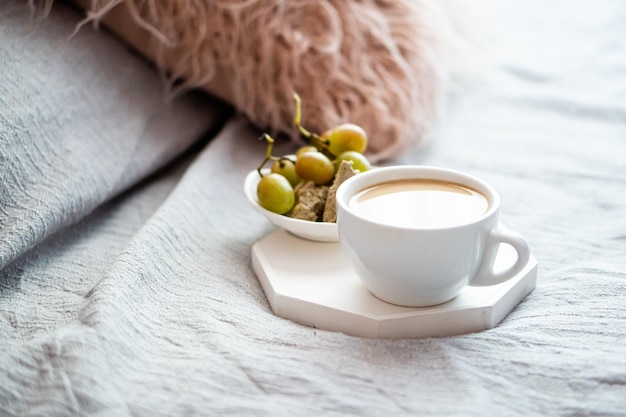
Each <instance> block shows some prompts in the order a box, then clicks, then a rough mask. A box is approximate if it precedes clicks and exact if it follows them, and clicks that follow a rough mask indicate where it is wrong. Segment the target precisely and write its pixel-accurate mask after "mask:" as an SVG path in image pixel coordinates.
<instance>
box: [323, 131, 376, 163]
mask: <svg viewBox="0 0 626 417" xmlns="http://www.w3.org/2000/svg"><path fill="white" fill-rule="evenodd" d="M322 139H324V140H327V141H328V151H329V152H330V153H332V154H333V155H335V156H338V155H340V154H342V153H343V152H345V151H356V152H359V153H363V152H364V151H365V148H367V134H366V133H365V130H363V128H361V127H360V126H357V125H355V124H352V123H345V124H341V125H339V126H335V127H333V128H332V129H330V130H327V131H326V132H324V134H322Z"/></svg>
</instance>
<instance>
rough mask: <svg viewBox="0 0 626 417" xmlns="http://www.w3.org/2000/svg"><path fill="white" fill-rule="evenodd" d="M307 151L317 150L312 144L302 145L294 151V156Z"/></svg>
mask: <svg viewBox="0 0 626 417" xmlns="http://www.w3.org/2000/svg"><path fill="white" fill-rule="evenodd" d="M307 152H317V148H316V147H315V146H313V145H307V146H303V147H301V148H300V149H298V150H297V151H296V158H297V157H299V156H300V155H302V154H303V153H307Z"/></svg>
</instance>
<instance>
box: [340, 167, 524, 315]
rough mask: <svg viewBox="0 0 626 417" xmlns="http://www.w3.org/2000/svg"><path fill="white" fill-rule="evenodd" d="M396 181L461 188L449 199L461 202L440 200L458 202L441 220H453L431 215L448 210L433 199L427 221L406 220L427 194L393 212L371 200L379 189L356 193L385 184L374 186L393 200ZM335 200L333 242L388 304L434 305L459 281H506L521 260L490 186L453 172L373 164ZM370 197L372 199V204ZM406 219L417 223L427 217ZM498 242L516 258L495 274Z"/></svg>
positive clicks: (520, 247)
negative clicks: (469, 195)
mask: <svg viewBox="0 0 626 417" xmlns="http://www.w3.org/2000/svg"><path fill="white" fill-rule="evenodd" d="M398 181H404V182H405V183H406V184H408V185H409V188H410V187H411V186H412V185H411V184H413V183H415V187H418V185H417V183H418V182H420V181H421V182H428V181H435V182H436V183H437V185H436V187H439V185H438V184H440V183H441V184H443V185H442V187H448V186H450V187H456V186H459V187H463V188H462V190H463V191H462V192H461V194H463V195H460V196H450V197H451V198H462V199H464V200H463V204H460V203H457V202H456V200H454V202H453V203H451V204H449V205H448V206H450V207H448V208H454V207H457V206H461V207H463V210H457V211H456V212H455V211H454V210H452V211H451V213H452V214H450V215H449V217H450V218H455V220H454V221H450V222H449V224H448V223H447V222H448V219H447V217H446V216H447V215H446V214H441V215H439V214H440V213H439V212H441V213H447V212H448V208H446V206H445V204H443V203H441V202H440V201H438V200H432V204H438V206H436V209H434V210H431V212H430V214H432V215H434V220H432V221H431V220H428V221H426V223H425V224H419V222H417V224H411V221H412V220H411V219H410V217H411V216H412V215H413V212H420V213H421V212H422V208H424V209H425V206H427V205H428V204H430V203H431V200H430V199H426V200H424V201H425V203H423V202H422V203H419V204H421V206H419V207H418V208H415V207H413V200H410V201H411V204H404V205H403V207H404V209H399V205H398V204H396V203H391V202H389V201H387V200H385V199H383V198H380V197H376V196H377V193H379V191H372V192H368V194H367V196H368V197H360V196H357V194H359V193H360V192H363V191H364V190H371V189H373V188H374V187H379V186H384V187H386V188H380V187H379V188H378V189H379V190H383V191H382V193H381V194H382V195H385V196H387V197H397V196H398V195H397V194H394V193H395V192H396V191H393V190H399V189H401V188H398V187H400V186H399V185H398V184H404V183H403V182H398ZM428 186H430V185H428ZM394 187H396V188H394ZM419 187H421V185H419ZM465 188H467V189H468V190H471V192H475V193H476V199H477V200H476V202H473V203H472V204H474V203H475V204H474V205H475V206H476V207H474V206H469V205H468V206H467V207H466V206H465V204H466V203H465V198H466V197H465ZM444 189H445V190H447V189H448V188H442V190H444ZM390 190H391V191H390ZM397 192H398V193H400V192H402V191H397ZM442 193H443V191H442ZM392 194H394V195H392ZM372 195H373V196H374V197H371V196H372ZM429 195H430V194H429ZM437 195H444V194H441V193H440V194H437ZM445 195H446V196H447V194H445ZM420 196H421V194H420ZM424 196H426V194H424ZM387 197H385V198H387ZM336 198H337V225H338V230H339V240H340V242H341V247H342V249H343V250H344V252H345V255H346V257H347V258H348V261H349V262H350V264H351V266H352V267H353V269H354V271H355V273H356V275H357V276H358V277H359V278H360V279H361V281H362V282H363V283H364V284H365V286H366V287H367V288H368V289H369V290H370V291H371V292H372V293H373V294H374V295H375V296H376V297H378V298H380V299H381V300H383V301H386V302H389V303H392V304H397V305H403V306H409V307H426V306H433V305H437V304H441V303H444V302H447V301H449V300H451V299H453V298H455V297H456V296H457V295H459V293H460V292H461V291H462V290H463V289H464V288H465V286H467V285H470V284H471V285H473V286H486V285H496V284H499V283H502V282H504V281H507V280H509V279H511V278H512V277H514V276H515V275H517V274H518V273H519V272H520V271H521V270H522V269H523V267H524V266H525V265H526V264H527V263H528V260H529V256H530V250H529V247H528V243H527V242H526V240H525V239H524V238H523V237H522V236H521V235H520V234H518V233H516V232H514V231H511V230H508V229H503V228H500V225H499V212H500V197H499V195H498V193H497V192H496V191H495V189H494V188H493V187H491V186H490V185H489V184H487V183H485V182H484V181H482V180H480V179H478V178H476V177H474V176H471V175H468V174H465V173H462V172H459V171H454V170H450V169H445V168H438V167H428V166H390V167H383V168H376V169H373V170H371V171H367V172H364V173H361V174H358V175H355V176H354V177H352V178H350V179H348V180H346V181H345V182H344V183H343V184H342V185H341V186H340V187H339V189H338V190H337V194H336ZM374 198H379V200H376V201H374ZM420 198H421V197H420ZM429 198H430V197H429ZM481 198H483V199H484V200H485V203H484V207H483V208H482V209H480V208H477V207H478V205H479V204H482V203H480V201H479V200H480V199H481ZM367 201H371V202H375V203H376V204H377V205H378V206H375V209H373V211H372V212H370V213H368V212H367V211H366V210H365V204H366V203H365V202H367ZM459 201H461V200H459ZM368 204H369V203H368ZM415 204H418V203H415ZM468 204H469V203H468ZM381 207H382V209H381ZM470 207H471V210H470ZM473 210H476V213H474V214H471V215H469V217H468V216H467V213H468V212H471V211H473ZM381 213H383V214H381ZM424 213H426V212H424ZM433 213H434V214H433ZM437 216H438V218H436V217H437ZM463 216H465V217H467V218H463ZM414 217H416V218H417V219H418V220H419V219H420V218H424V219H426V218H428V215H427V213H426V214H424V215H423V216H422V215H418V216H414ZM457 217H459V218H457ZM501 243H506V244H509V245H511V246H512V247H513V248H515V250H516V252H517V260H516V261H515V263H514V264H513V265H510V266H508V267H507V268H506V269H504V270H502V271H495V270H494V268H493V264H494V260H495V257H496V254H497V250H498V247H499V245H500V244H501Z"/></svg>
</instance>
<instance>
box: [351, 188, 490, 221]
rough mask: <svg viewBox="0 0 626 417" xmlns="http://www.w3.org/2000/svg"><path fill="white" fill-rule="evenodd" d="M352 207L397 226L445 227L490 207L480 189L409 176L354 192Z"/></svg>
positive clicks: (370, 217)
mask: <svg viewBox="0 0 626 417" xmlns="http://www.w3.org/2000/svg"><path fill="white" fill-rule="evenodd" d="M348 206H349V207H350V210H352V211H353V212H354V213H355V214H356V215H358V216H360V217H363V218H366V219H368V220H371V221H374V222H377V223H382V224H387V225H391V226H398V227H411V228H442V227H451V226H457V225H461V224H465V223H469V222H471V221H473V220H475V219H477V218H478V217H480V216H482V215H483V214H484V213H485V212H486V211H487V210H488V208H489V202H488V201H487V198H486V197H485V196H484V195H483V194H481V193H480V192H478V191H476V190H473V189H471V188H468V187H465V186H463V185H460V184H455V183H452V182H447V181H435V180H424V179H406V180H397V181H389V182H385V183H382V184H379V185H376V186H373V187H370V188H367V189H365V190H363V191H361V192H359V193H357V194H355V195H354V196H353V197H352V198H350V201H349V202H348Z"/></svg>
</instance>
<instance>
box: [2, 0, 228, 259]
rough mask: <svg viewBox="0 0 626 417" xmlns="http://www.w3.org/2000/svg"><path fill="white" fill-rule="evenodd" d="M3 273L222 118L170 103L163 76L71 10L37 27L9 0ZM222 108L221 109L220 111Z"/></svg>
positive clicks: (196, 104) (202, 104)
mask: <svg viewBox="0 0 626 417" xmlns="http://www.w3.org/2000/svg"><path fill="white" fill-rule="evenodd" d="M1 12H2V16H3V18H2V26H0V37H1V39H2V43H1V45H0V72H1V74H2V82H1V83H0V109H2V113H1V116H2V125H0V129H1V130H0V138H1V140H2V142H1V145H2V148H1V150H0V162H1V164H2V165H1V166H2V168H1V169H0V183H1V184H2V187H1V188H0V201H1V202H2V206H1V207H0V224H1V225H2V231H3V239H2V240H1V241H0V268H2V267H4V266H6V265H7V264H8V263H10V262H11V261H12V260H13V259H14V258H15V257H16V256H18V255H19V254H20V253H23V252H24V251H26V250H27V249H30V248H31V247H33V245H35V244H37V243H38V242H40V241H41V240H42V239H44V238H46V237H47V236H49V235H51V234H52V233H54V232H55V231H57V230H59V229H60V228H62V227H64V226H67V225H69V224H71V223H74V222H76V221H77V220H79V219H80V218H82V217H83V216H85V215H86V214H88V213H89V212H91V211H92V210H93V209H94V208H95V207H97V206H98V205H100V204H101V203H103V202H104V201H107V200H108V199H110V198H111V197H113V196H115V195H117V194H119V193H120V192H121V191H123V190H125V189H127V188H128V187H130V186H132V185H133V184H136V183H137V182H138V181H140V180H141V179H143V178H145V177H146V176H147V175H149V174H151V173H153V172H155V171H156V170H158V169H159V168H161V167H163V166H165V165H166V164H167V163H168V162H170V161H171V160H172V159H174V158H175V157H176V156H177V155H180V154H181V153H182V152H184V151H185V150H186V149H187V148H188V147H189V146H190V145H191V144H192V143H194V142H195V141H197V140H198V139H199V137H200V136H201V135H202V133H203V132H204V131H206V130H208V129H209V128H210V127H211V126H216V125H218V124H219V123H222V122H223V120H222V119H223V118H224V116H225V114H226V112H225V111H222V109H220V107H218V106H217V105H213V104H212V103H210V102H209V100H204V101H201V100H199V99H198V98H197V97H193V96H191V95H190V96H188V97H185V98H184V99H179V100H176V101H175V102H173V103H171V104H168V103H167V102H166V100H165V97H164V94H163V89H162V85H161V83H160V80H159V77H158V74H157V73H156V72H155V71H154V70H152V69H151V68H149V65H148V64H147V63H146V62H144V61H142V60H141V59H139V58H135V57H133V56H132V54H131V53H130V52H129V51H128V50H126V49H125V48H124V47H123V46H122V45H120V44H119V43H118V42H117V41H116V40H115V39H113V38H112V37H110V36H108V35H107V34H105V33H98V32H95V31H93V30H89V29H86V30H81V31H79V32H78V33H77V34H76V35H75V36H72V34H73V32H74V30H75V28H76V25H77V24H78V22H79V19H80V15H79V14H78V12H77V11H75V10H72V9H70V8H69V7H68V6H67V5H63V4H62V5H60V6H59V7H53V8H52V14H51V16H50V17H49V18H47V19H43V20H39V21H36V20H31V17H30V14H29V8H28V7H27V6H26V5H25V4H22V2H13V1H8V2H3V5H2V11H1ZM224 110H225V108H224Z"/></svg>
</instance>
